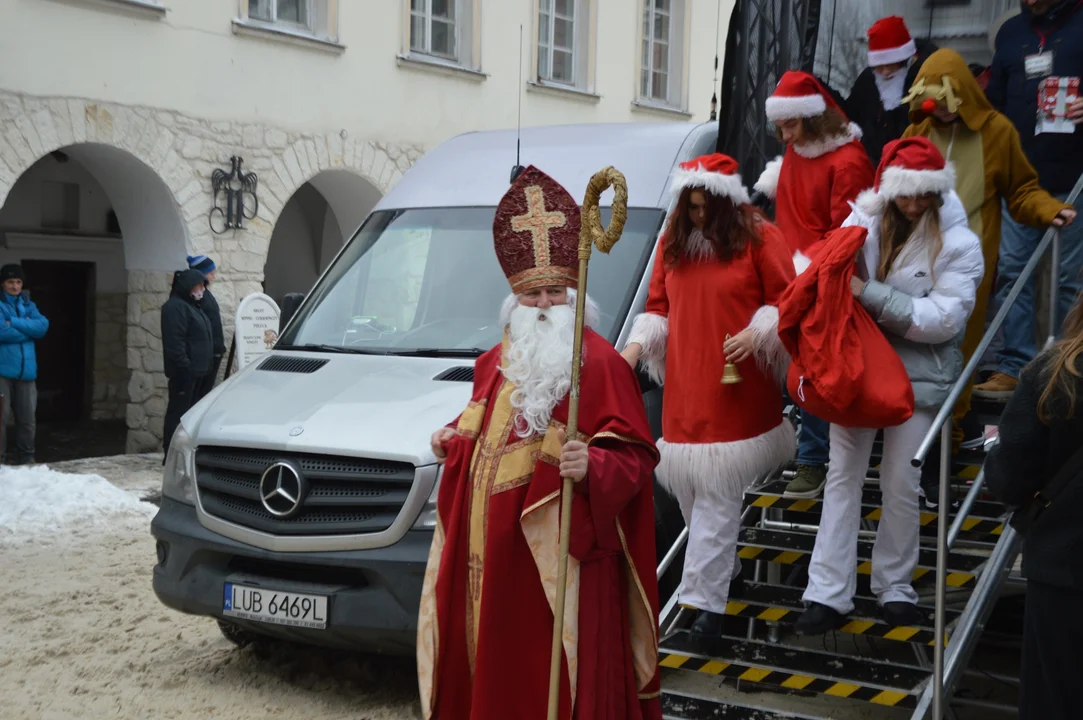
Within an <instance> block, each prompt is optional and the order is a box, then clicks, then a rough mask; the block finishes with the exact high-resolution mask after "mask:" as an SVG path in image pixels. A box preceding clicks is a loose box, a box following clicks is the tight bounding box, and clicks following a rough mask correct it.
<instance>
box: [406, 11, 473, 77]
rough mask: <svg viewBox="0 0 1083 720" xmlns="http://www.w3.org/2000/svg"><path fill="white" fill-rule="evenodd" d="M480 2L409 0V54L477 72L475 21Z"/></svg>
mask: <svg viewBox="0 0 1083 720" xmlns="http://www.w3.org/2000/svg"><path fill="white" fill-rule="evenodd" d="M478 2H479V0H409V25H408V35H409V38H408V43H409V44H408V47H409V49H410V54H411V55H415V56H428V57H431V58H436V59H437V60H439V61H445V62H449V63H453V64H456V65H461V66H463V67H466V68H470V69H475V68H476V66H477V64H478V63H477V60H476V56H477V52H476V51H475V48H474V42H473V39H474V32H473V31H474V18H475V16H476V7H475V6H476V5H477V3H478Z"/></svg>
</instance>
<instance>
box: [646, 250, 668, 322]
mask: <svg viewBox="0 0 1083 720" xmlns="http://www.w3.org/2000/svg"><path fill="white" fill-rule="evenodd" d="M644 310H645V311H646V312H649V313H650V314H652V315H661V316H662V317H669V296H668V295H666V239H665V236H664V235H663V236H662V238H661V239H660V240H659V241H658V249H657V250H656V251H655V253H654V267H653V268H652V269H651V281H650V284H649V285H648V287H647V304H646V307H645V308H644Z"/></svg>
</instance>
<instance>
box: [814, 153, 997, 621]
mask: <svg viewBox="0 0 1083 720" xmlns="http://www.w3.org/2000/svg"><path fill="white" fill-rule="evenodd" d="M954 188H955V171H954V168H952V167H951V166H950V165H948V164H946V163H945V161H944V156H943V155H941V153H940V151H939V150H937V148H936V146H935V145H933V143H932V142H930V141H929V140H927V139H926V138H908V139H905V140H894V141H892V142H889V143H888V144H887V145H885V146H884V152H883V157H882V158H881V161H880V165H879V167H878V168H877V171H876V182H875V185H874V187H873V188H872V189H871V190H868V191H866V192H863V193H862V194H861V195H860V197H858V199H857V202H856V203H855V205H854V210H853V213H852V214H851V216H850V217H849V218H847V220H846V222H845V223H844V224H843V226H844V227H851V226H853V227H860V228H864V229H865V230H866V231H867V232H868V235H867V237H866V240H865V244H864V247H863V249H862V252H861V253H860V254H859V256H858V258H857V268H856V271H855V273H854V277H853V279H852V280H851V289H852V292H853V294H854V297H856V298H857V299H858V301H859V302H860V303H861V305H862V306H863V307H864V308H865V309H866V310H868V311H869V314H870V315H871V316H872V317H873V318H874V319H875V320H876V322H877V323H878V324H879V325H880V328H881V329H882V330H883V331H884V334H885V336H887V338H888V340H889V341H890V342H891V344H892V346H893V347H894V348H895V350H896V351H897V352H898V353H899V357H900V358H901V359H902V361H903V365H904V366H905V367H906V371H907V374H908V375H909V376H910V382H911V384H912V385H913V389H914V399H915V410H914V414H913V416H911V418H910V419H909V420H907V421H906V422H904V423H903V424H902V425H898V426H896V427H889V428H884V445H883V455H882V459H881V461H880V490H881V492H882V493H883V495H884V502H883V514H882V515H881V517H880V522H879V526H878V528H877V532H876V542H875V544H874V545H873V551H872V591H873V592H874V593H876V596H877V599H878V600H879V602H880V605H881V607H882V608H883V613H884V619H885V621H886V622H887V623H888V624H889V625H892V626H896V627H898V626H903V625H907V626H908V625H916V624H920V623H921V622H922V621H923V620H924V617H923V615H922V613H921V612H920V611H919V610H918V608H917V601H918V596H917V593H916V592H915V591H914V589H913V587H912V586H911V585H910V580H911V577H912V576H913V572H914V568H915V566H916V565H917V562H918V533H919V528H920V522H921V521H920V511H919V504H918V486H919V481H920V478H921V471H920V470H919V469H918V468H915V467H913V466H912V465H911V463H910V460H911V458H913V457H914V454H915V453H916V452H917V449H918V447H919V446H920V445H921V441H922V440H923V439H924V438H925V435H926V433H928V431H929V429H930V428H931V427H932V423H933V419H934V418H935V416H936V413H937V411H938V410H939V408H940V406H941V405H942V404H943V402H944V400H945V399H946V398H947V396H948V392H949V391H950V389H951V387H952V385H953V384H954V383H955V382H956V380H958V378H959V374H960V373H961V372H962V369H963V356H962V352H961V351H960V349H959V346H960V343H961V341H962V338H963V333H964V331H965V329H966V323H967V319H968V318H969V317H970V314H971V312H972V311H973V310H974V305H975V298H976V295H977V291H978V286H979V284H980V283H981V280H982V276H983V275H984V274H985V262H984V260H983V259H982V250H981V242H980V241H979V240H978V237H977V235H975V234H974V233H973V232H971V230H970V228H969V227H968V226H967V218H966V211H965V209H964V208H963V204H962V202H960V200H959V197H958V195H956V194H955V190H954ZM876 433H877V428H850V427H842V426H840V425H832V426H831V462H830V466H829V470H828V473H827V485H826V486H825V487H824V499H823V518H822V520H821V522H820V530H819V532H818V533H817V534H816V546H815V549H814V550H813V553H812V560H811V563H810V564H809V571H808V574H809V583H808V587H807V589H806V590H805V593H804V600H805V602H806V603H807V604H808V609H807V610H806V611H805V612H804V613H803V614H802V615H801V617H800V618H799V619H798V622H797V626H796V629H797V631H798V632H799V633H801V634H805V635H818V634H821V633H824V632H826V631H828V630H832V629H835V628H838V627H841V626H842V624H843V623H844V622H845V616H846V615H847V614H848V613H849V612H851V611H852V610H853V607H854V604H853V597H854V593H855V592H856V590H857V533H858V527H859V525H860V520H861V487H862V484H863V483H864V481H865V474H866V470H867V469H868V466H869V458H870V456H871V454H872V447H873V441H874V440H875V438H876Z"/></svg>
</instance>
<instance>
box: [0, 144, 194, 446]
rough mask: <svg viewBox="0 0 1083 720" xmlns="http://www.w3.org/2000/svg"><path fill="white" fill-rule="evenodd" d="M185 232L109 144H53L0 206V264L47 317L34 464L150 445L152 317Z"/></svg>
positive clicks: (135, 166)
mask: <svg viewBox="0 0 1083 720" xmlns="http://www.w3.org/2000/svg"><path fill="white" fill-rule="evenodd" d="M186 240H187V231H186V228H185V223H184V222H183V220H182V218H181V215H180V213H179V211H178V208H177V203H176V200H175V198H174V195H173V193H172V192H171V191H170V189H169V187H168V186H167V185H166V183H165V182H164V181H163V180H162V179H161V177H159V175H158V174H157V173H156V172H155V171H154V170H152V169H151V168H150V167H149V166H148V165H146V164H144V163H143V162H142V161H141V160H140V159H138V158H137V157H136V156H134V155H132V154H131V153H129V152H127V151H125V150H122V149H120V148H117V147H114V146H112V145H106V144H101V143H80V144H75V145H69V146H65V147H61V148H59V149H58V150H54V151H52V152H49V153H47V154H45V155H42V156H41V157H39V158H38V159H37V160H36V161H34V162H33V163H32V164H31V165H30V166H29V167H28V168H26V169H25V170H24V171H23V172H22V174H21V175H19V176H18V178H17V179H16V180H15V182H14V183H13V184H12V185H11V186H10V188H9V189H8V191H7V194H6V198H5V199H4V203H3V205H2V206H0V263H19V264H21V265H23V267H24V271H25V274H26V276H27V278H26V288H27V290H28V291H29V292H30V294H31V297H32V299H33V300H34V302H35V303H37V305H38V306H39V308H40V309H41V311H42V313H43V314H45V315H46V317H48V318H49V321H50V329H49V332H48V333H47V334H46V336H45V337H44V338H43V339H42V340H40V341H38V342H37V347H36V350H37V356H38V366H39V372H38V381H37V384H38V397H39V401H38V443H37V445H38V453H37V458H36V459H37V460H39V461H48V460H58V459H64V458H66V457H79V456H87V455H102V454H113V453H121V452H124V451H125V450H126V449H139V450H142V449H152V448H153V447H154V446H156V445H157V444H158V443H157V439H156V438H155V437H154V436H155V428H158V430H157V433H158V434H160V427H161V416H162V415H164V411H165V403H164V399H163V400H162V401H161V402H157V401H156V400H155V397H156V396H157V395H160V394H161V392H160V388H158V387H157V384H158V380H157V377H156V376H157V375H160V374H161V371H162V368H161V332H160V329H159V326H158V325H159V324H158V322H157V314H158V307H160V302H159V300H164V298H165V295H166V294H167V293H168V278H169V273H170V272H171V271H172V270H175V269H177V268H180V267H183V266H184V258H185V254H186V253H185V248H186ZM151 278H153V280H151ZM155 305H157V306H155ZM134 375H139V376H140V377H139V378H133V376H134ZM150 378H153V379H150ZM133 380H138V382H133ZM163 381H164V377H163ZM133 436H134V437H135V439H136V443H135V446H134V447H133V443H132V441H131V440H132V437H133Z"/></svg>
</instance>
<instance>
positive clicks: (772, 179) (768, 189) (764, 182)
mask: <svg viewBox="0 0 1083 720" xmlns="http://www.w3.org/2000/svg"><path fill="white" fill-rule="evenodd" d="M781 172H782V156H781V155H779V156H778V157H776V158H775V159H774V160H772V161H770V162H769V163H767V165H766V166H764V168H763V172H762V173H760V178H759V180H757V181H756V184H755V185H753V186H752V189H753V190H755V191H757V192H761V193H763V194H764V195H766V196H767V197H769V198H771V199H772V200H773V199H774V198H775V191H776V190H777V189H778V176H779V173H781Z"/></svg>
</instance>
